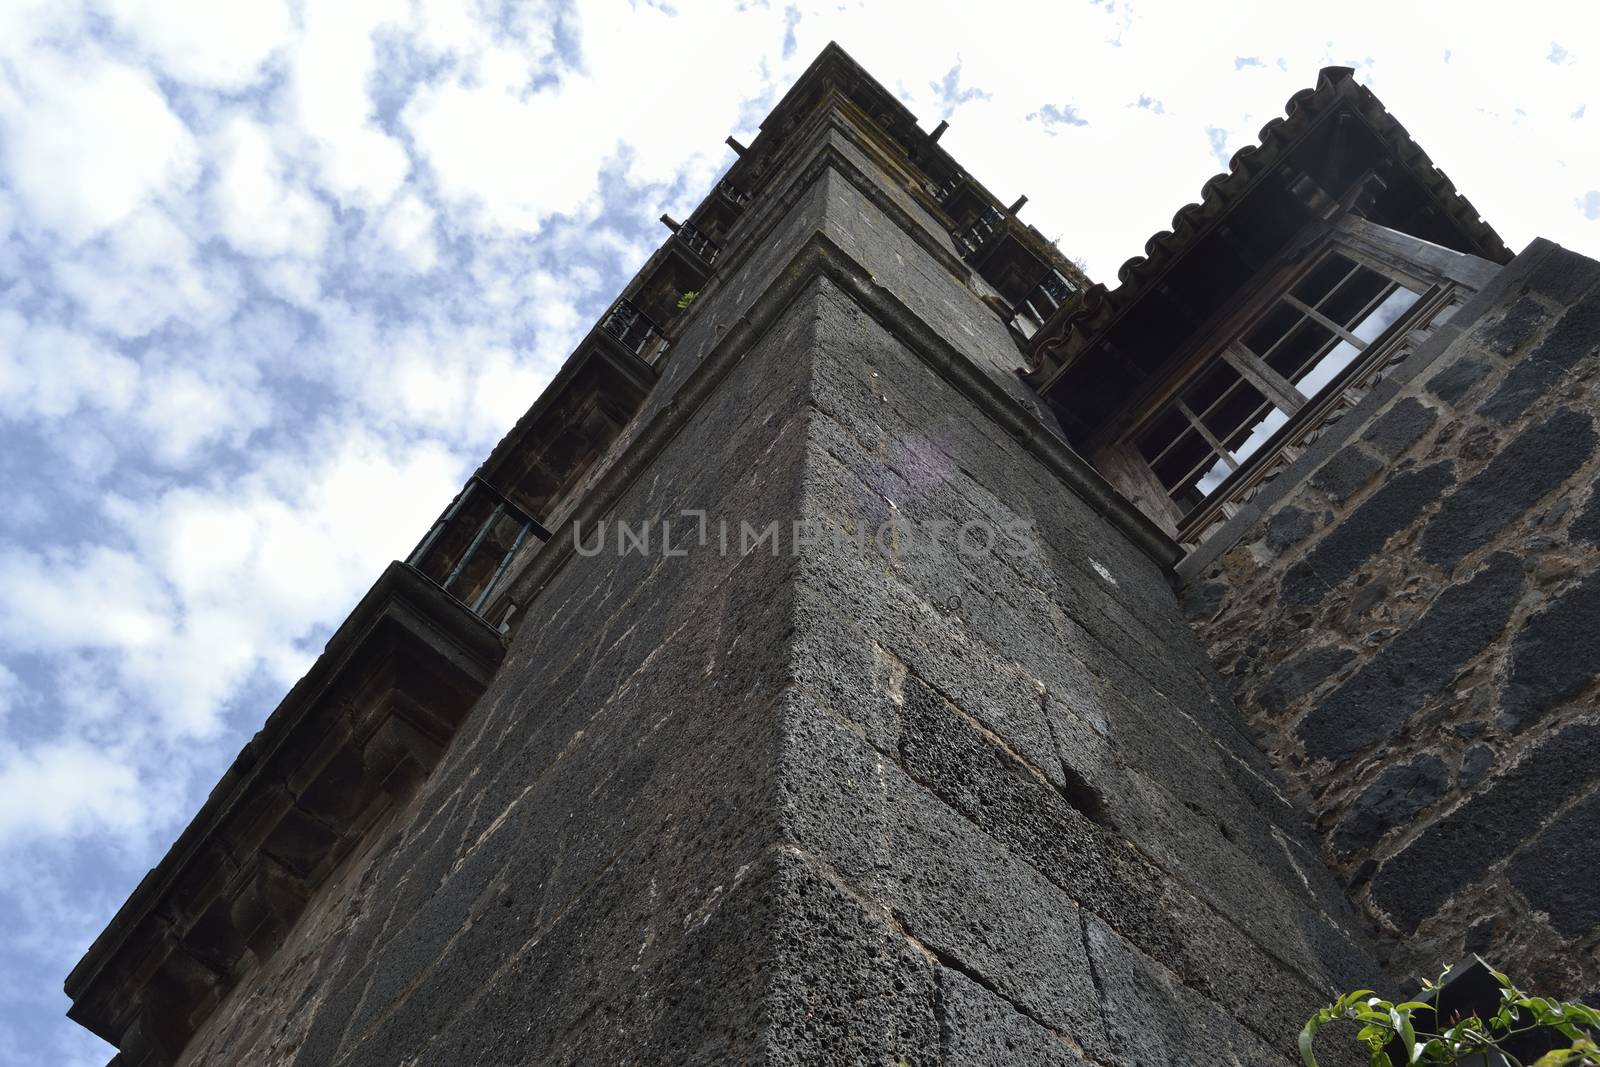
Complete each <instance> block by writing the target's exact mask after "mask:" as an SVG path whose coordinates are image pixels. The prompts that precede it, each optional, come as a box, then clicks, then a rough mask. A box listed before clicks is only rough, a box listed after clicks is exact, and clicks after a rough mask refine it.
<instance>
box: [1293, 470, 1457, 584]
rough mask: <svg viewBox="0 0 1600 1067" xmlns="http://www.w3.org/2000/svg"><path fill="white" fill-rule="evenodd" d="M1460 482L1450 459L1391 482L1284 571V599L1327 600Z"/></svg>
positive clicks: (1393, 479)
mask: <svg viewBox="0 0 1600 1067" xmlns="http://www.w3.org/2000/svg"><path fill="white" fill-rule="evenodd" d="M1454 480H1455V464H1454V463H1453V462H1451V461H1450V460H1442V461H1440V462H1438V463H1434V464H1430V465H1429V466H1427V467H1423V468H1422V469H1421V470H1415V471H1406V472H1405V473H1403V474H1397V475H1395V476H1394V477H1392V478H1390V479H1389V480H1388V481H1387V482H1386V483H1385V484H1384V486H1383V488H1381V489H1379V490H1378V491H1377V492H1375V493H1373V494H1372V495H1371V496H1369V497H1367V498H1366V500H1364V501H1363V502H1362V503H1361V504H1360V505H1359V506H1358V507H1357V508H1355V509H1354V510H1353V511H1351V512H1350V513H1349V514H1347V515H1346V516H1345V517H1344V520H1343V521H1342V522H1340V523H1339V524H1338V525H1337V526H1336V527H1335V528H1334V529H1333V530H1332V532H1331V533H1329V534H1328V535H1327V536H1325V537H1324V538H1323V539H1322V540H1321V541H1318V542H1317V543H1316V545H1315V546H1314V547H1313V548H1312V549H1311V550H1310V551H1309V552H1307V553H1306V554H1305V555H1304V556H1303V557H1301V559H1300V560H1299V562H1297V563H1295V564H1294V565H1293V566H1291V567H1290V568H1289V569H1288V570H1287V571H1286V572H1284V575H1283V595H1284V599H1286V600H1287V601H1289V602H1290V603H1292V604H1296V605H1301V604H1311V603H1314V602H1316V601H1318V600H1321V599H1322V598H1324V597H1325V596H1327V595H1328V593H1329V592H1331V591H1332V590H1334V589H1335V588H1337V587H1338V586H1339V585H1341V584H1343V582H1344V581H1345V579H1347V578H1349V577H1350V576H1351V575H1352V574H1354V573H1355V572H1356V571H1357V570H1358V569H1360V568H1361V567H1362V566H1364V565H1366V564H1367V563H1369V562H1372V561H1373V560H1374V559H1375V558H1376V557H1377V556H1378V554H1379V553H1380V552H1382V551H1383V549H1384V546H1385V545H1387V544H1388V543H1389V539H1390V538H1392V537H1393V536H1394V535H1395V534H1397V533H1399V532H1400V531H1401V530H1404V529H1407V528H1408V527H1410V526H1411V525H1412V524H1413V523H1415V522H1416V520H1417V518H1418V516H1420V515H1421V514H1422V513H1423V512H1425V511H1426V510H1427V509H1428V507H1429V506H1430V505H1431V504H1433V503H1434V502H1435V501H1437V500H1438V499H1439V497H1440V495H1441V494H1442V493H1444V491H1445V490H1446V489H1447V488H1449V487H1450V486H1451V485H1452V484H1453V482H1454Z"/></svg>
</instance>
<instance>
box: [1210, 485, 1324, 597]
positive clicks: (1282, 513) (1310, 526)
mask: <svg viewBox="0 0 1600 1067" xmlns="http://www.w3.org/2000/svg"><path fill="white" fill-rule="evenodd" d="M1316 532H1317V517H1316V516H1315V515H1313V514H1311V513H1310V512H1309V511H1304V510H1302V509H1300V508H1297V507H1294V506H1293V505H1290V506H1289V507H1286V508H1279V509H1278V510H1277V511H1275V512H1273V514H1272V517H1271V518H1270V519H1268V520H1267V547H1268V548H1270V549H1272V550H1273V551H1274V552H1282V551H1283V550H1284V549H1286V548H1289V547H1291V546H1293V545H1298V544H1299V543H1300V542H1301V541H1304V540H1305V539H1306V538H1308V537H1310V536H1311V535H1312V534H1314V533H1316ZM1219 606H1220V605H1219Z"/></svg>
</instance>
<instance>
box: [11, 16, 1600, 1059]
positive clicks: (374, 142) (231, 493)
mask: <svg viewBox="0 0 1600 1067" xmlns="http://www.w3.org/2000/svg"><path fill="white" fill-rule="evenodd" d="M1302 10H1303V11H1304V16H1303V17H1302V16H1301V15H1298V14H1296V13H1295V12H1299V11H1302ZM1434 10H1440V9H1439V8H1437V7H1434ZM1507 10H1508V9H1507V8H1506V7H1505V5H1503V4H1497V5H1494V7H1493V8H1488V7H1486V8H1485V10H1484V12H1483V13H1482V14H1481V15H1476V16H1475V15H1474V14H1473V13H1472V8H1471V6H1470V5H1468V4H1464V3H1457V4H1453V5H1451V6H1450V7H1449V8H1448V11H1449V14H1448V16H1447V17H1446V16H1443V15H1437V16H1436V15H1433V14H1430V13H1428V11H1427V10H1425V9H1424V8H1423V7H1421V6H1418V7H1416V8H1413V7H1411V6H1409V5H1407V4H1404V3H1399V2H1397V0H1387V2H1384V3H1380V4H1373V5H1370V6H1368V5H1363V4H1360V3H1341V4H1337V5H1332V6H1329V5H1291V4H1285V3H1281V2H1273V3H1270V4H1263V5H1261V6H1259V7H1251V8H1244V7H1238V6H1228V5H1224V4H1217V3H1210V4H1197V3H1161V2H1144V0H1131V2H1130V0H1113V2H1104V0H1102V2H1097V3H1083V4H1078V5H1069V4H1066V3H1056V2H1050V3H1045V2H1037V3H1033V4H1026V5H1014V4H1007V3H1001V2H997V0H986V2H984V3H981V4H974V3H970V2H960V3H949V4H942V3H934V2H930V0H915V2H912V3H905V4H900V3H886V2H882V0H874V2H872V3H870V4H867V3H863V2H857V0H818V2H813V0H805V2H801V3H796V4H790V5H784V4H782V3H781V2H777V0H775V2H773V3H770V4H768V3H761V2H757V0H745V2H738V3H732V2H713V0H679V2H678V3H677V4H676V5H670V6H669V5H668V4H665V3H658V4H649V3H645V2H638V3H634V4H629V3H627V2H623V0H618V2H607V0H595V2H589V0H582V2H579V3H577V4H576V5H574V4H572V3H519V2H517V0H494V2H481V3H477V4H474V3H471V2H465V0H371V2H369V0H297V2H293V3H288V4H285V3H281V2H278V0H245V2H242V3H227V4H220V3H215V2H211V0H94V2H91V3H88V4H83V5H79V4H75V3H69V2H67V0H46V2H43V3H38V4H34V3H32V0H0V486H3V488H4V491H5V492H4V506H3V507H0V1063H4V1064H7V1065H11V1064H17V1065H22V1064H40V1065H45V1064H48V1065H51V1067H55V1065H59V1064H76V1063H83V1064H94V1065H96V1067H98V1065H100V1064H103V1063H104V1062H105V1060H106V1059H107V1058H108V1056H109V1053H110V1050H109V1048H108V1047H107V1046H104V1045H102V1044H100V1043H99V1042H98V1041H97V1040H95V1039H94V1038H92V1037H89V1036H88V1035H87V1034H85V1033H83V1032H81V1031H79V1030H77V1029H76V1028H75V1027H73V1026H72V1025H70V1024H68V1023H67V1022H66V1021H65V1020H64V1019H63V1018H61V1014H62V1012H63V1011H64V1010H65V1008H66V999H65V997H64V996H63V995H62V993H61V980H62V978H63V977H64V976H65V974H66V972H67V971H68V970H69V969H70V967H71V965H72V964H73V963H74V962H75V961H76V959H77V958H78V956H79V955H80V954H81V952H82V951H83V949H84V948H85V947H86V946H87V944H88V942H89V941H90V940H91V939H92V937H93V936H94V934H95V933H96V932H98V931H99V929H100V928H101V927H102V926H103V925H104V923H105V922H106V920H107V919H108V918H109V917H110V916H111V914H112V913H113V911H114V910H115V909H116V907H117V906H118V904H119V903H120V902H121V901H122V900H123V899H124V898H125V897H126V895H127V893H128V891H129V890H130V889H131V888H132V887H133V885H134V884H135V883H136V882H137V881H138V879H139V877H140V875H141V874H142V873H143V872H144V871H145V869H146V868H148V867H149V866H151V865H152V864H153V863H154V862H155V861H156V860H157V859H158V858H159V857H160V855H161V854H162V853H163V852H164V851H165V849H166V847H167V845H168V844H169V843H170V842H171V840H172V839H173V837H174V836H175V834H176V833H177V831H178V830H179V829H180V828H181V827H182V825H183V824H184V822H185V821H186V820H187V818H188V817H189V815H190V814H191V813H192V812H193V811H194V810H195V809H196V808H197V807H198V805H199V804H200V802H201V800H202V799H203V798H204V796H205V793H206V791H207V789H208V788H209V787H210V785H211V784H212V783H213V782H214V781H215V780H216V778H217V776H218V775H219V774H220V772H221V770H222V768H223V767H224V766H226V764H227V762H228V761H229V760H230V759H231V758H232V756H233V754H234V753H235V752H237V750H238V749H239V747H240V745H241V744H242V743H243V742H244V740H245V739H246V738H248V737H249V735H250V734H251V733H252V732H253V730H254V729H255V728H256V726H258V725H259V723H260V722H261V720H262V719H263V717H264V716H265V715H266V714H267V712H268V711H269V710H270V709H271V708H272V707H273V705H275V704H276V703H277V701H278V699H279V698H280V697H281V696H282V694H283V693H284V692H285V691H286V689H287V688H288V687H289V685H290V684H291V683H292V682H293V680H294V679H295V678H297V677H298V676H299V675H300V674H301V672H303V671H304V669H305V668H306V666H307V664H308V663H309V662H310V661H311V659H312V658H313V656H314V655H315V653H316V651H317V650H318V649H319V648H320V646H321V644H322V642H323V641H324V640H325V639H326V636H327V635H328V633H329V632H330V631H331V628H332V627H333V626H334V625H335V624H336V623H337V622H338V621H339V620H341V619H342V618H343V617H344V615H345V614H346V613H347V612H348V611H349V609H350V608H351V607H352V606H353V605H354V603H355V601H356V600H357V599H358V597H359V595H360V594H361V592H362V591H364V590H365V588H366V587H367V586H368V585H369V584H370V583H371V581H372V580H373V579H374V578H375V577H376V576H377V574H378V573H379V571H380V570H381V569H382V567H383V565H384V563H385V562H386V561H388V560H390V559H392V558H394V557H396V556H399V555H403V554H404V553H405V552H406V551H407V550H408V549H409V548H410V547H411V545H412V544H413V543H414V542H415V541H416V539H417V538H418V537H419V536H420V534H421V533H422V532H423V530H424V529H425V528H426V526H427V524H428V523H429V522H430V521H431V519H432V517H433V516H434V515H435V514H436V513H437V511H438V510H439V509H440V507H441V506H442V505H443V504H444V503H445V502H446V501H447V500H448V499H449V497H450V495H451V494H452V492H453V491H454V490H455V488H456V487H457V486H458V485H459V483H460V482H461V481H462V480H463V479H464V477H465V476H466V474H467V473H468V472H469V471H470V469H471V468H472V466H473V465H474V464H475V463H476V461H477V460H478V459H479V458H481V456H482V455H483V454H484V453H485V452H486V451H487V450H488V448H489V447H490V446H491V445H492V444H493V442H494V441H495V440H497V439H498V438H499V436H500V435H501V434H502V433H503V432H504V431H505V429H506V428H507V427H508V426H509V425H510V424H511V423H512V421H513V420H514V419H515V418H516V417H517V415H518V414H520V412H521V411H522V410H523V409H524V408H525V407H526V406H527V405H528V404H529V403H530V402H531V401H532V399H533V398H534V397H535V396H536V395H537V394H538V392H539V390H540V388H541V387H542V386H543V384H544V382H545V381H546V380H548V378H549V376H550V375H551V373H552V372H553V370H554V369H555V368H556V366H557V365H558V364H559V362H560V360H561V359H562V358H563V357H564V356H565V355H566V353H567V352H568V351H569V350H570V349H571V347H572V345H573V344H574V342H575V341H576V339H577V338H578V337H579V336H580V334H581V333H582V331H583V330H584V329H585V328H586V327H587V326H588V325H589V324H590V323H591V322H593V320H594V319H595V317H596V316H597V315H598V313H599V312H600V311H601V310H602V309H603V307H604V305H605V303H606V302H607V301H608V300H609V299H610V298H611V297H612V296H614V295H615V293H616V291H617V290H618V289H619V287H620V286H621V284H622V283H623V281H624V280H625V279H626V278H627V277H628V276H629V275H630V274H631V273H632V271H633V270H634V269H635V268H636V267H637V266H638V264H639V263H640V262H641V260H642V259H643V258H644V257H645V255H646V254H647V253H648V252H649V251H650V250H651V249H652V248H653V247H654V246H655V244H656V243H658V242H659V241H660V240H661V238H662V237H663V236H664V231H663V230H662V229H661V227H660V225H659V224H658V223H657V222H655V221H654V220H655V219H656V217H657V216H658V215H659V214H661V212H663V211H670V212H673V213H674V214H676V215H678V216H680V217H681V216H682V215H683V214H685V213H686V212H687V211H688V210H689V209H690V207H691V206H692V205H693V204H694V202H695V201H696V200H697V199H698V197H699V195H700V194H702V193H703V192H704V191H705V190H706V189H707V188H708V187H709V185H710V183H711V182H712V181H713V180H714V179H715V177H716V176H717V174H718V173H719V172H720V171H721V170H722V168H724V167H725V166H726V165H727V164H728V162H729V161H730V157H729V154H728V152H727V150H726V149H725V148H723V147H722V141H723V138H724V137H725V136H726V135H728V134H730V133H732V134H734V135H736V136H738V137H740V138H741V139H743V140H746V141H748V140H750V139H751V137H752V136H753V135H754V132H755V127H756V125H757V123H758V122H759V121H760V118H761V117H762V116H763V115H764V114H765V113H766V111H767V110H768V109H769V108H770V107H771V105H772V104H773V103H774V102H775V101H776V99H777V96H778V94H779V93H781V91H782V90H783V89H784V88H785V87H786V86H787V85H788V84H789V83H790V82H791V81H792V80H793V78H794V77H795V76H796V75H797V74H798V73H799V72H800V70H801V69H803V67H804V66H805V64H806V63H807V62H809V61H810V59H811V58H812V57H813V56H814V55H815V54H816V52H817V51H818V50H819V49H820V48H821V47H822V46H823V45H824V44H825V43H826V42H827V41H828V40H829V39H837V40H839V41H840V43H841V44H843V45H844V46H845V47H846V48H847V49H849V50H850V51H851V52H852V53H853V54H854V55H855V56H856V57H857V58H858V59H860V60H861V61H862V62H863V63H864V64H866V66H867V67H868V68H869V69H870V70H871V71H872V72H873V73H875V74H876V75H877V77H878V78H879V79H881V80H882V81H884V82H885V83H886V84H888V85H889V86H890V87H891V88H893V89H894V90H895V91H897V92H898V93H899V94H900V96H901V97H902V98H903V99H904V100H905V101H906V102H907V103H908V104H909V105H910V106H911V108H912V110H913V111H914V112H915V113H916V114H917V116H918V117H919V119H920V120H921V121H922V123H923V125H924V126H925V127H930V128H931V127H932V126H933V125H934V124H935V123H937V122H938V121H939V120H940V119H946V118H947V119H949V120H950V121H951V123H952V126H951V129H950V132H949V133H948V134H947V135H946V137H945V139H944V141H943V144H944V145H945V146H946V147H947V148H949V149H950V150H951V151H952V152H953V153H955V154H956V156H957V157H958V158H959V159H961V160H962V162H963V163H964V164H965V165H966V166H967V167H968V168H969V169H971V170H973V171H974V172H975V173H977V174H978V175H979V176H980V177H981V178H982V179H983V180H984V181H985V182H986V183H987V184H988V185H989V186H990V188H992V189H993V190H994V191H995V192H996V194H998V195H999V196H1000V197H1002V198H1003V199H1005V200H1006V201H1008V202H1009V201H1010V200H1012V199H1014V198H1015V197H1016V196H1018V195H1019V194H1022V193H1026V194H1028V196H1029V197H1030V201H1029V204H1028V206H1027V208H1026V209H1025V210H1024V215H1023V217H1024V218H1025V219H1026V220H1028V221H1031V222H1033V223H1034V224H1035V225H1037V226H1039V228H1040V229H1042V230H1043V231H1044V232H1045V233H1046V234H1047V235H1048V236H1051V237H1053V238H1055V239H1056V240H1057V241H1058V243H1059V244H1060V246H1061V247H1062V249H1063V250H1064V251H1065V252H1066V253H1067V254H1068V255H1069V256H1077V257H1082V258H1083V259H1084V260H1086V261H1087V263H1088V264H1089V267H1090V270H1091V272H1092V273H1093V274H1094V275H1095V276H1097V277H1100V278H1105V279H1110V278H1112V277H1113V276H1114V273H1115V270H1116V267H1117V265H1118V264H1119V263H1120V262H1121V261H1122V260H1123V259H1125V258H1127V257H1128V256H1130V255H1133V254H1135V253H1136V252H1137V251H1138V250H1139V248H1140V246H1141V245H1142V244H1143V242H1144V239H1145V238H1146V237H1147V236H1148V235H1149V234H1151V233H1152V232H1154V231H1156V230H1158V229H1162V228H1164V226H1165V224H1166V221H1167V220H1168V219H1169V218H1170V217H1171V215H1172V213H1173V211H1175V210H1176V209H1177V208H1178V207H1180V206H1181V205H1182V204H1184V203H1185V202H1187V201H1188V200H1191V199H1193V198H1194V197H1195V195H1196V194H1197V192H1198V190H1199V188H1200V186H1201V184H1202V183H1203V182H1204V180H1205V179H1206V178H1207V177H1208V176H1209V175H1210V174H1211V173H1212V172H1214V171H1216V170H1217V169H1219V168H1220V167H1221V166H1222V165H1223V164H1224V162H1225V161H1226V159H1227V156H1228V155H1229V154H1230V153H1231V152H1232V151H1233V150H1234V149H1235V148H1237V147H1239V146H1241V145H1244V144H1246V143H1251V142H1253V141H1254V140H1255V135H1256V131H1257V130H1258V129H1259V128H1260V127H1261V125H1262V124H1263V123H1264V122H1266V121H1267V120H1268V119H1270V118H1272V117H1273V116H1275V115H1277V114H1279V113H1281V108H1282V106H1283V102H1284V101H1285V100H1286V99H1287V98H1288V97H1289V95H1290V94H1291V93H1293V92H1294V91H1295V90H1297V89H1299V88H1301V87H1304V86H1306V85H1310V84H1311V83H1312V82H1313V81H1314V79H1315V77H1316V71H1317V69H1318V68H1319V67H1321V66H1323V65H1325V64H1328V63H1341V64H1346V65H1351V66H1355V67H1356V68H1358V70H1359V77H1360V78H1361V79H1362V80H1363V81H1366V82H1367V83H1369V84H1370V85H1371V86H1372V87H1373V89H1374V90H1375V91H1376V92H1377V93H1378V94H1379V95H1380V96H1381V97H1382V99H1383V100H1384V101H1385V102H1386V103H1387V104H1388V106H1389V107H1390V108H1391V110H1393V111H1394V112H1395V113H1396V114H1397V115H1398V116H1399V117H1400V118H1401V120H1402V121H1403V122H1404V123H1405V124H1406V125H1407V126H1408V127H1409V128H1410V130H1411V131H1412V133H1413V135H1414V136H1416V137H1417V139H1418V140H1419V141H1420V142H1421V143H1422V144H1423V145H1424V146H1425V147H1426V148H1427V150H1428V151H1429V153H1430V154H1431V155H1432V156H1433V158H1434V159H1435V161H1436V162H1438V163H1439V164H1440V165H1441V166H1442V167H1443V168H1444V169H1445V170H1446V172H1447V173H1448V174H1449V175H1450V176H1451V177H1452V178H1453V179H1454V180H1455V182H1456V184H1457V186H1458V187H1459V188H1460V189H1461V190H1462V191H1463V192H1465V193H1466V194H1467V195H1468V196H1469V197H1470V198H1471V199H1472V200H1473V202H1474V203H1475V204H1476V205H1477V206H1478V208H1479V209H1480V210H1481V211H1482V212H1483V213H1484V215H1485V217H1486V218H1488V219H1489V221H1490V222H1491V223H1493V224H1494V225H1495V226H1496V227H1497V228H1498V229H1499V230H1500V232H1501V234H1502V235H1503V236H1504V237H1505V238H1506V241H1507V243H1508V244H1510V245H1511V246H1512V247H1513V248H1520V247H1521V246H1522V245H1523V244H1525V243H1526V242H1527V241H1528V240H1529V239H1530V238H1532V237H1534V236H1535V235H1542V236H1547V237H1550V238H1553V239H1555V240H1558V241H1560V242H1561V243H1563V244H1566V245H1568V246H1569V247H1572V248H1576V249H1579V250H1581V251H1586V252H1588V253H1589V254H1591V255H1600V130H1597V128H1596V124H1597V123H1600V76H1597V73H1596V71H1597V64H1600V55H1596V54H1594V52H1593V51H1592V50H1589V51H1586V49H1592V48H1593V47H1594V41H1595V40H1596V37H1595V34H1594V33H1593V30H1592V27H1588V26H1583V25H1581V24H1579V23H1578V22H1577V21H1575V19H1574V17H1573V15H1572V12H1578V11H1580V10H1581V7H1580V5H1577V4H1570V5H1567V14H1565V15H1564V14H1563V10H1562V8H1560V7H1555V6H1552V7H1549V8H1543V7H1540V6H1539V5H1538V4H1536V3H1529V2H1522V3H1519V4H1517V5H1516V6H1515V13H1516V21H1515V23H1513V24H1508V23H1507V21H1506V12H1507ZM1586 31H1587V32H1586Z"/></svg>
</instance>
